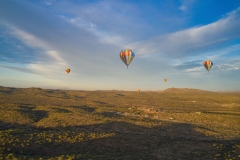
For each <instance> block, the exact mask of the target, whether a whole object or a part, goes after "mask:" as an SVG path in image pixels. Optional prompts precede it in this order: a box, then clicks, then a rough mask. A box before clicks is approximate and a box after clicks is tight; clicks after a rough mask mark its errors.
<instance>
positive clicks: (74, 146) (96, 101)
mask: <svg viewBox="0 0 240 160" xmlns="http://www.w3.org/2000/svg"><path fill="white" fill-rule="evenodd" d="M0 115H1V116H0V159H38V160H39V159H104V160H105V159H229V160H230V159H232V160H233V159H240V94H239V93H216V92H208V91H201V90H195V89H176V88H171V89H167V90H165V91H163V92H140V93H137V92H125V91H70V90H50V89H41V88H25V89H21V88H7V87H0Z"/></svg>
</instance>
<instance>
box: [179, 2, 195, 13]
mask: <svg viewBox="0 0 240 160" xmlns="http://www.w3.org/2000/svg"><path fill="white" fill-rule="evenodd" d="M181 2H182V4H181V6H180V7H179V9H180V10H182V11H187V10H189V9H190V8H191V7H192V5H193V4H194V3H195V2H196V0H181Z"/></svg>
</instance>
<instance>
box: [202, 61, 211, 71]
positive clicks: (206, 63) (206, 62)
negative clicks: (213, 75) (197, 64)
mask: <svg viewBox="0 0 240 160" xmlns="http://www.w3.org/2000/svg"><path fill="white" fill-rule="evenodd" d="M203 66H204V67H205V68H206V69H207V70H208V71H209V70H210V69H211V68H212V66H213V63H212V61H211V60H207V61H204V62H203Z"/></svg>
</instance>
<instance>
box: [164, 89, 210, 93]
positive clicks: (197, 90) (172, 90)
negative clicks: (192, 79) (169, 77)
mask: <svg viewBox="0 0 240 160" xmlns="http://www.w3.org/2000/svg"><path fill="white" fill-rule="evenodd" d="M162 92H164V93H201V92H211V91H205V90H200V89H194V88H168V89H165V90H164V91H162Z"/></svg>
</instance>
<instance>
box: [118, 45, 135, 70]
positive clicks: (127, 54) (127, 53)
mask: <svg viewBox="0 0 240 160" xmlns="http://www.w3.org/2000/svg"><path fill="white" fill-rule="evenodd" d="M134 56H135V54H134V53H133V51H132V50H130V49H125V50H122V51H121V52H120V58H121V60H122V61H123V63H125V64H126V65H127V68H128V65H129V64H130V63H131V62H132V60H133V58H134Z"/></svg>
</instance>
